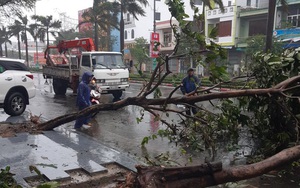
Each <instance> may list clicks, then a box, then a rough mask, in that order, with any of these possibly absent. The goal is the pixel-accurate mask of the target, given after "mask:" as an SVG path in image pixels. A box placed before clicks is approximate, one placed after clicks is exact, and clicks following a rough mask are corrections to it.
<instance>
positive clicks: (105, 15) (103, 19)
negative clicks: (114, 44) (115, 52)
mask: <svg viewBox="0 0 300 188" xmlns="http://www.w3.org/2000/svg"><path fill="white" fill-rule="evenodd" d="M82 17H83V18H84V21H82V22H81V23H79V26H80V25H82V24H85V23H92V24H93V25H94V41H95V46H96V49H98V48H99V37H98V34H99V32H100V33H101V37H103V36H105V35H106V36H108V37H106V39H107V40H109V39H110V31H111V28H112V27H113V28H116V29H119V22H118V5H117V4H116V3H111V2H107V1H103V0H94V3H93V7H92V8H90V9H88V10H87V11H85V12H84V13H83V14H82ZM109 41H110V40H109ZM106 43H107V44H108V43H110V42H106ZM109 46H111V45H109ZM102 48H104V47H103V46H102Z"/></svg>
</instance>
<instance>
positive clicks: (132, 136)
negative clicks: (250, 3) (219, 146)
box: [0, 73, 210, 163]
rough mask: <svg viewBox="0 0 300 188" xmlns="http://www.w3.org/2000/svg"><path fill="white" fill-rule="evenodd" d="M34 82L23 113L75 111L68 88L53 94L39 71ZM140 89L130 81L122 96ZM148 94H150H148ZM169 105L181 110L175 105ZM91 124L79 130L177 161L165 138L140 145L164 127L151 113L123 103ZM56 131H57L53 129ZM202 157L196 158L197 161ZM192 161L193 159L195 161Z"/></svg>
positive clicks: (119, 146) (136, 151) (49, 114)
mask: <svg viewBox="0 0 300 188" xmlns="http://www.w3.org/2000/svg"><path fill="white" fill-rule="evenodd" d="M34 81H35V84H36V88H37V92H36V97H35V98H33V99H32V100H30V105H29V106H28V107H27V109H26V113H24V115H23V116H28V114H29V113H32V114H34V115H42V117H43V118H45V119H46V120H47V119H48V120H49V119H52V118H55V117H58V116H61V115H64V114H67V113H72V112H76V111H77V108H76V106H75V100H76V96H75V95H74V94H73V93H72V91H71V90H68V91H67V94H66V96H56V95H55V94H54V93H53V88H52V83H51V80H50V79H48V80H44V78H43V75H42V74H40V73H39V74H38V73H37V74H34ZM140 89H141V85H140V84H131V86H130V88H129V89H128V90H127V91H125V92H124V95H123V97H122V98H126V97H132V96H135V95H137V94H138V92H139V91H140ZM172 90H173V88H171V87H162V88H161V92H162V94H163V96H168V95H169V93H170V92H171V91H172ZM180 95H181V94H180V92H179V91H177V92H176V93H175V94H174V96H180ZM149 97H152V96H149ZM112 100H113V97H112V96H111V95H102V96H101V102H103V103H109V102H112ZM201 105H204V106H208V105H210V104H209V103H204V104H201ZM171 107H172V108H177V109H181V110H183V108H178V107H176V106H175V105H173V106H171ZM142 114H144V115H143V120H142V122H140V123H137V118H140V117H142ZM160 115H161V117H162V118H164V119H166V120H167V121H169V122H170V121H174V122H178V121H180V118H179V117H178V116H177V115H176V114H174V113H173V114H170V116H169V117H166V115H165V114H163V113H161V114H160ZM0 117H1V118H2V119H1V120H2V121H4V120H5V119H6V118H9V116H7V115H6V114H1V116H0ZM92 124H93V126H92V127H91V128H89V129H85V130H83V132H84V133H85V134H87V135H90V136H92V137H93V138H94V139H96V140H99V141H101V142H102V143H104V144H105V145H107V146H110V147H112V148H115V149H117V150H119V151H122V152H128V153H130V154H132V155H136V156H138V157H141V156H145V155H148V153H151V154H152V155H153V156H157V155H159V154H161V153H162V152H166V151H169V152H170V155H171V156H172V157H173V159H175V160H178V159H180V160H179V161H181V158H182V156H181V155H180V152H179V151H178V149H176V148H175V145H174V144H173V143H169V141H168V140H167V139H164V140H163V139H161V138H158V139H156V140H153V141H152V140H151V141H150V142H149V144H148V145H146V148H145V147H141V144H140V143H141V141H142V139H143V138H144V137H145V136H149V135H151V134H153V133H156V132H157V131H158V130H159V129H163V128H164V126H163V125H161V123H159V122H157V121H155V118H154V117H153V115H150V114H149V113H147V112H144V111H143V110H142V109H141V108H140V107H137V106H126V107H124V108H122V109H119V110H116V111H103V112H99V113H98V114H97V115H96V116H95V118H94V119H93V120H92ZM73 125H74V122H70V123H67V124H65V125H62V126H63V127H65V128H67V129H72V128H73ZM57 131H60V130H57ZM203 160H204V159H201V160H197V161H199V163H201V162H203ZM195 161H196V160H195Z"/></svg>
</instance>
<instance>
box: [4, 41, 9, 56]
mask: <svg viewBox="0 0 300 188" xmlns="http://www.w3.org/2000/svg"><path fill="white" fill-rule="evenodd" d="M4 48H5V57H8V55H7V44H6V42H4Z"/></svg>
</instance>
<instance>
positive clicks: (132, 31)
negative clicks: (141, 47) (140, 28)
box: [131, 29, 134, 39]
mask: <svg viewBox="0 0 300 188" xmlns="http://www.w3.org/2000/svg"><path fill="white" fill-rule="evenodd" d="M131 38H132V39H133V38H134V30H133V29H132V30H131Z"/></svg>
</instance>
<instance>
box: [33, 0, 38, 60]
mask: <svg viewBox="0 0 300 188" xmlns="http://www.w3.org/2000/svg"><path fill="white" fill-rule="evenodd" d="M34 15H35V16H36V2H35V5H34ZM37 33H38V28H37V25H36V20H35V53H36V62H35V63H36V65H39V51H38V42H37V38H38V36H37V35H38V34H37Z"/></svg>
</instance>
